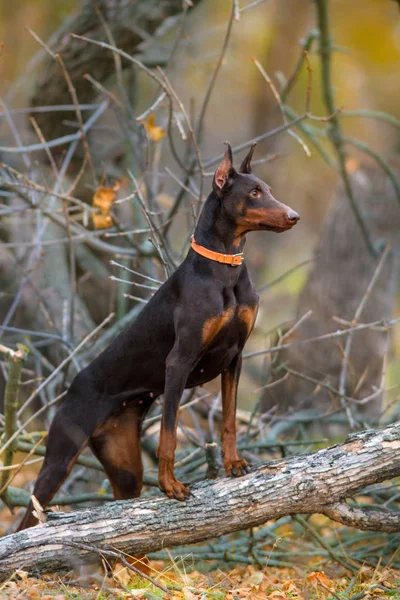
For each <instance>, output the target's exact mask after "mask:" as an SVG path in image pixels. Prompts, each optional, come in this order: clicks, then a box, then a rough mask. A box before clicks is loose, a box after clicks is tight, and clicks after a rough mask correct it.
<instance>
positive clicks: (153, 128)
mask: <svg viewBox="0 0 400 600" xmlns="http://www.w3.org/2000/svg"><path fill="white" fill-rule="evenodd" d="M143 125H144V127H145V129H146V131H147V135H148V136H149V138H150V139H151V140H152V141H153V142H159V141H161V140H162V139H163V138H164V137H165V136H166V135H167V132H166V131H165V129H163V128H162V127H160V126H159V125H156V117H155V115H154V113H150V115H149V118H148V119H147V121H145V122H144V123H143Z"/></svg>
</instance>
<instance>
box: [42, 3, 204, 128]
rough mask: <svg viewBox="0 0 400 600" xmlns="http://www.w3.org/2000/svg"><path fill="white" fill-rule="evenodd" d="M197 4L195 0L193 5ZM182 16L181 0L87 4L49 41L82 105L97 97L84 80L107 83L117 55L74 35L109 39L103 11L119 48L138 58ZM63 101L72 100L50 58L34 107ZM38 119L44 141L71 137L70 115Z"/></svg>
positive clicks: (57, 68)
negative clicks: (165, 24)
mask: <svg viewBox="0 0 400 600" xmlns="http://www.w3.org/2000/svg"><path fill="white" fill-rule="evenodd" d="M198 2H199V0H195V2H193V4H197V3H198ZM97 11H98V12H97ZM181 12H182V0H99V1H98V2H93V0H85V1H84V2H83V3H82V5H81V7H80V9H79V11H78V12H77V13H76V14H75V15H74V16H73V17H71V18H70V19H69V20H67V21H66V22H65V24H63V25H62V27H61V28H60V29H59V30H58V32H57V33H56V34H55V35H54V36H53V38H52V39H51V40H50V48H51V50H52V51H53V52H54V54H56V53H59V54H60V55H61V57H62V59H63V61H64V65H65V67H66V69H67V71H68V73H69V75H70V77H71V80H72V82H73V85H74V87H75V90H76V94H77V96H78V99H79V102H81V103H91V102H93V101H94V100H95V99H96V96H97V91H96V89H95V88H94V87H93V85H92V84H91V83H90V82H89V81H87V80H86V79H84V77H83V76H84V75H85V74H86V73H89V74H90V75H92V77H94V78H95V79H96V80H97V81H99V82H103V81H105V79H107V78H108V77H109V76H110V75H111V74H113V73H114V72H115V66H114V56H113V54H112V52H108V51H107V50H104V48H100V47H99V46H96V45H94V44H88V43H87V42H83V41H82V40H78V39H74V38H72V37H71V36H70V35H69V34H70V33H75V34H77V35H84V36H88V37H90V38H92V39H94V40H101V41H108V40H107V34H106V32H105V30H104V27H103V24H102V22H101V17H100V16H99V13H100V14H101V16H102V17H103V18H104V20H105V22H106V23H107V24H108V26H109V28H110V31H111V33H112V35H113V38H114V40H115V44H116V46H117V47H118V48H120V49H121V50H124V51H125V52H127V53H128V54H135V52H138V46H139V45H140V44H141V43H142V42H143V41H144V40H148V39H149V38H150V37H151V36H152V35H153V34H154V32H155V31H156V29H157V28H158V27H159V26H160V25H161V24H162V23H163V22H164V21H165V20H166V19H167V18H168V17H171V16H174V15H178V14H179V13H181ZM65 102H67V103H70V102H71V96H70V93H69V91H68V86H67V82H66V80H65V77H64V75H63V73H62V70H61V68H60V66H59V64H58V62H57V61H56V60H54V58H52V57H49V56H47V55H46V57H45V58H44V61H43V62H42V63H41V65H40V67H39V73H38V77H37V79H36V84H35V89H34V92H33V94H32V97H31V106H32V107H35V106H48V105H57V104H64V103H65ZM35 117H36V120H37V122H38V124H39V126H40V128H41V130H42V133H43V135H44V137H45V138H46V139H52V138H56V137H59V136H61V135H64V134H65V133H71V129H70V128H69V129H68V128H67V127H66V126H65V125H64V124H63V119H68V118H69V119H70V118H71V113H65V114H64V113H62V112H57V113H45V114H43V115H41V114H37V115H35Z"/></svg>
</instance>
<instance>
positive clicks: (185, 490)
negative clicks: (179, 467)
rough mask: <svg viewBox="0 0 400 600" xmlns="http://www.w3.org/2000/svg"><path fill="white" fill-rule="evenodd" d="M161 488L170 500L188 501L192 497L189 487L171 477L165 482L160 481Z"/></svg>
mask: <svg viewBox="0 0 400 600" xmlns="http://www.w3.org/2000/svg"><path fill="white" fill-rule="evenodd" d="M159 486H160V489H161V491H162V492H164V494H166V495H167V496H168V498H175V500H180V501H181V502H183V500H186V498H188V497H189V496H191V495H192V494H191V492H190V489H189V486H187V485H185V484H184V483H182V482H181V481H178V479H175V477H170V478H168V479H165V480H162V481H161V480H160V481H159Z"/></svg>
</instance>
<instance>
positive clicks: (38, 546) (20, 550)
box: [0, 422, 400, 578]
mask: <svg viewBox="0 0 400 600" xmlns="http://www.w3.org/2000/svg"><path fill="white" fill-rule="evenodd" d="M398 475H400V422H398V423H396V424H394V425H391V426H388V427H386V428H384V429H380V430H376V431H375V430H367V431H364V432H362V433H359V434H355V435H352V436H350V437H349V438H347V439H346V441H345V442H344V443H343V444H341V445H336V446H332V447H330V448H326V449H323V450H319V451H318V452H314V453H313V454H309V455H301V456H294V457H292V458H290V459H288V460H276V461H271V462H268V463H265V464H262V465H261V466H258V467H257V468H254V469H253V470H252V472H251V473H250V474H248V475H246V476H245V477H241V478H232V479H227V478H223V479H219V480H217V481H212V482H211V481H204V482H202V483H200V484H197V485H194V486H193V488H192V492H193V497H191V498H190V499H189V500H187V501H185V502H175V501H171V500H169V499H167V498H142V499H139V500H132V501H120V502H112V503H109V504H107V505H105V506H102V507H99V508H92V509H84V510H80V511H76V512H72V513H66V514H65V513H48V521H47V523H45V524H42V525H38V526H37V527H33V528H32V529H28V530H25V531H22V532H19V533H16V534H13V535H9V536H6V537H4V538H3V539H2V540H0V577H3V578H4V577H7V576H9V575H10V574H11V573H12V572H13V570H14V569H16V568H18V569H24V570H28V571H30V570H34V571H35V572H40V571H54V570H57V569H70V568H71V567H72V566H77V565H78V564H80V563H84V562H86V563H88V562H93V561H95V560H96V558H97V554H98V552H101V550H102V549H103V550H107V549H110V548H111V549H113V550H117V551H121V552H125V553H128V554H132V555H135V554H142V553H148V552H152V551H156V550H159V549H161V548H165V547H171V546H177V545H182V544H192V543H195V542H200V541H202V540H205V539H207V538H212V537H215V536H220V535H223V534H228V533H232V532H234V531H238V530H241V529H247V528H249V527H254V526H257V525H261V524H262V523H265V522H266V521H268V520H270V519H278V518H280V517H283V516H285V515H294V514H311V513H323V514H326V515H328V516H330V517H332V518H334V519H335V520H338V521H341V522H345V523H346V524H347V525H354V526H357V527H360V528H362V529H380V530H383V531H400V517H399V515H400V513H395V512H393V511H387V512H386V511H384V510H379V511H374V510H371V511H370V512H367V511H366V510H365V509H361V508H357V509H352V508H350V507H349V506H348V505H347V504H345V503H344V502H343V501H344V499H345V498H346V497H349V496H352V495H354V494H355V493H356V492H357V491H359V490H361V489H362V488H364V487H365V486H367V485H371V484H375V483H378V482H381V481H384V480H386V479H389V478H392V477H395V476H398ZM68 544H69V545H68ZM73 544H78V545H79V544H86V545H88V544H90V545H91V546H92V549H87V548H86V549H84V548H77V547H74V548H73V550H72V548H71V545H73ZM94 547H95V548H94Z"/></svg>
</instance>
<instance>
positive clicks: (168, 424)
mask: <svg viewBox="0 0 400 600" xmlns="http://www.w3.org/2000/svg"><path fill="white" fill-rule="evenodd" d="M185 350H186V353H185ZM193 362H194V361H193V357H191V356H190V354H189V355H188V348H187V347H186V344H182V343H181V342H180V341H179V340H178V341H177V342H176V344H175V346H174V348H173V349H172V351H171V352H170V354H169V355H168V357H167V360H166V369H165V390H164V406H163V412H162V419H161V430H160V443H159V445H158V451H157V456H158V458H159V467H158V484H159V486H160V489H161V490H162V491H163V492H165V494H166V495H167V496H168V498H176V499H177V500H185V498H186V497H187V496H189V495H190V492H189V488H188V486H186V485H184V484H183V483H181V482H180V481H178V480H177V479H176V478H175V475H174V458H175V449H176V430H177V425H178V408H179V403H180V400H181V396H182V394H183V391H184V389H185V387H186V382H187V379H188V377H189V374H190V371H191V368H192V365H193Z"/></svg>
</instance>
